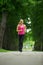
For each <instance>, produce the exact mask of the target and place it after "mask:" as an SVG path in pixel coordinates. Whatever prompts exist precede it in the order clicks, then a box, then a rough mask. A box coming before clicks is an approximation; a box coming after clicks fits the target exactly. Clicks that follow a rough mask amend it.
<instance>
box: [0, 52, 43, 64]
mask: <svg viewBox="0 0 43 65" xmlns="http://www.w3.org/2000/svg"><path fill="white" fill-rule="evenodd" d="M0 65H43V52H30V51H29V52H5V53H4V52H0Z"/></svg>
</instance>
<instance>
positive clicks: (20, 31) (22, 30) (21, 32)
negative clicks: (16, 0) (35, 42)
mask: <svg viewBox="0 0 43 65" xmlns="http://www.w3.org/2000/svg"><path fill="white" fill-rule="evenodd" d="M17 32H18V36H19V51H20V52H22V48H23V39H24V35H25V33H26V25H25V24H24V21H23V19H20V22H19V23H18V25H17Z"/></svg>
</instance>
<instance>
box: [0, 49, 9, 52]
mask: <svg viewBox="0 0 43 65" xmlns="http://www.w3.org/2000/svg"><path fill="white" fill-rule="evenodd" d="M8 51H9V50H5V49H0V52H8Z"/></svg>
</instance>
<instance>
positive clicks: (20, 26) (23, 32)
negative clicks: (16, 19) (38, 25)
mask: <svg viewBox="0 0 43 65" xmlns="http://www.w3.org/2000/svg"><path fill="white" fill-rule="evenodd" d="M24 29H25V28H24V25H18V30H22V31H20V32H18V34H19V35H24V34H25V31H24Z"/></svg>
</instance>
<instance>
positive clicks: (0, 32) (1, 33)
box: [0, 12, 7, 48]
mask: <svg viewBox="0 0 43 65" xmlns="http://www.w3.org/2000/svg"><path fill="white" fill-rule="evenodd" d="M6 19H7V13H6V12H2V22H1V25H0V48H2V44H3V36H4V32H5V28H6Z"/></svg>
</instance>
